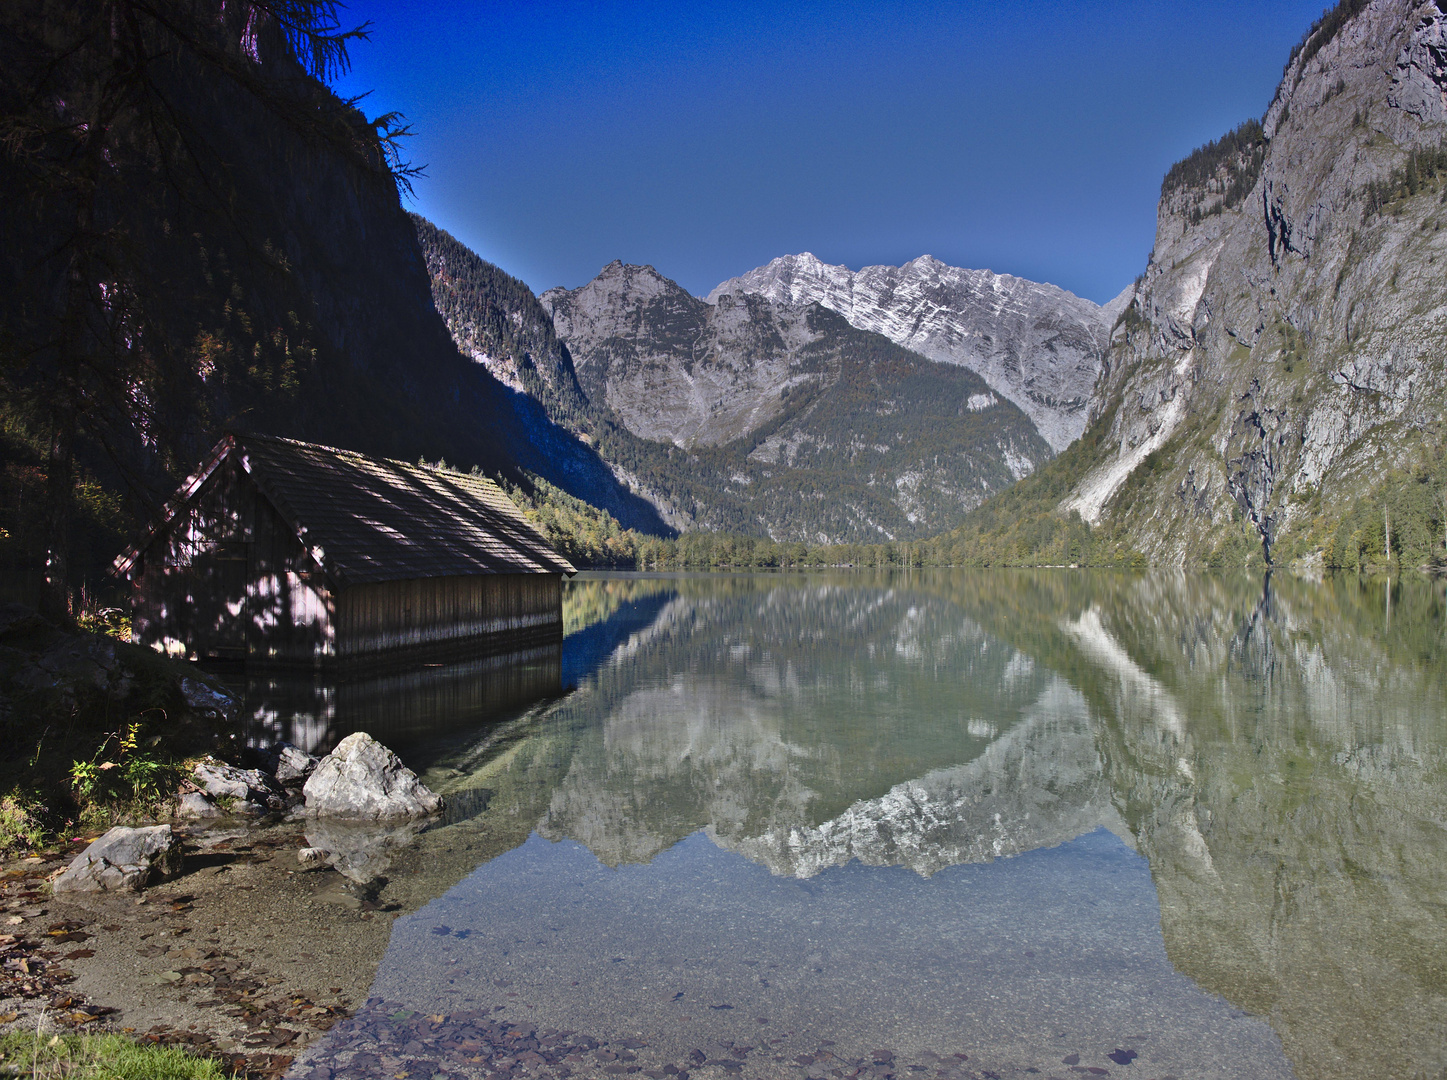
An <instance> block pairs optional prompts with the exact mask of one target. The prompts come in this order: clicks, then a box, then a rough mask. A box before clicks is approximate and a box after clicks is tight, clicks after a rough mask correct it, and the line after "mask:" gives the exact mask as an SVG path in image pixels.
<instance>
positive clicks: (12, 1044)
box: [0, 1031, 230, 1080]
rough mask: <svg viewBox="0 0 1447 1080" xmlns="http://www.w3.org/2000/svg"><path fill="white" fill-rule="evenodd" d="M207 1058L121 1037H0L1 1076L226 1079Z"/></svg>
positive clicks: (12, 1034) (102, 1079)
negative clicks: (144, 1044)
mask: <svg viewBox="0 0 1447 1080" xmlns="http://www.w3.org/2000/svg"><path fill="white" fill-rule="evenodd" d="M229 1075H230V1074H229V1073H227V1072H226V1071H225V1070H223V1069H222V1068H221V1066H220V1065H219V1064H218V1063H217V1062H215V1061H212V1060H210V1059H207V1058H198V1057H195V1056H193V1055H191V1054H188V1053H186V1051H184V1050H181V1049H178V1048H177V1047H174V1046H143V1045H141V1044H140V1043H137V1042H135V1041H134V1040H132V1039H128V1038H126V1037H125V1036H124V1035H51V1034H45V1033H33V1032H20V1031H12V1032H8V1033H6V1034H4V1035H0V1076H27V1077H34V1078H35V1080H50V1078H52V1077H56V1078H59V1077H75V1078H77V1080H92V1078H94V1080H226V1078H227V1077H229Z"/></svg>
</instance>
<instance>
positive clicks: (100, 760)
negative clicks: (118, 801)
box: [70, 720, 175, 803]
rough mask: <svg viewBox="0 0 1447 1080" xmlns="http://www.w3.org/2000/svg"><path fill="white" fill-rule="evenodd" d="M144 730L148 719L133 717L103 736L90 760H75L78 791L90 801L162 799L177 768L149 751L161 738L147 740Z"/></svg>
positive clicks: (72, 775) (73, 770) (72, 767)
mask: <svg viewBox="0 0 1447 1080" xmlns="http://www.w3.org/2000/svg"><path fill="white" fill-rule="evenodd" d="M144 729H145V723H144V721H141V720H132V721H131V722H130V723H128V724H126V726H125V727H123V728H122V729H120V730H119V731H113V732H111V733H110V734H109V735H107V736H106V737H105V738H104V739H102V740H101V744H100V746H98V747H97V748H96V752H95V753H94V754H92V755H91V757H90V759H89V760H85V761H82V760H76V761H73V762H71V765H70V782H71V786H72V787H74V788H75V792H76V794H77V795H79V796H80V797H81V798H82V799H84V800H87V801H95V800H96V799H99V798H132V799H137V800H140V801H142V802H146V803H151V802H155V801H156V800H158V799H159V798H160V797H161V796H162V794H163V793H164V789H165V788H166V787H167V786H168V782H169V781H170V780H171V779H172V778H173V774H174V772H175V767H174V766H173V765H171V764H170V763H168V762H165V761H162V760H161V759H160V758H158V757H156V756H155V755H154V754H151V753H149V752H148V751H149V749H150V748H151V747H152V746H154V745H155V744H156V742H157V741H158V737H153V738H150V739H147V740H146V741H145V742H144V743H143V742H142V741H141V734H142V732H143V731H144ZM112 746H114V749H112Z"/></svg>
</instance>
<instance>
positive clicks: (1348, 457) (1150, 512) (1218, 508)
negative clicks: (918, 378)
mask: <svg viewBox="0 0 1447 1080" xmlns="http://www.w3.org/2000/svg"><path fill="white" fill-rule="evenodd" d="M1237 134H1238V135H1240V136H1241V138H1239V139H1233V140H1226V141H1223V143H1222V144H1221V145H1218V146H1213V147H1209V148H1203V150H1202V151H1198V152H1197V154H1196V155H1193V157H1192V158H1191V159H1188V160H1187V161H1186V162H1183V163H1182V165H1181V166H1178V167H1177V169H1175V170H1173V171H1172V174H1171V176H1169V177H1167V182H1166V184H1165V186H1164V188H1163V192H1162V198H1161V203H1160V210H1159V219H1158V225H1157V230H1156V242H1155V249H1154V251H1153V252H1152V255H1151V259H1150V263H1149V265H1148V267H1147V269H1146V273H1145V275H1144V277H1143V278H1142V279H1141V281H1140V283H1139V286H1138V288H1137V289H1136V290H1135V293H1134V295H1133V296H1132V297H1131V299H1130V305H1129V308H1128V310H1126V312H1125V315H1124V318H1123V320H1122V323H1121V332H1120V333H1119V335H1118V337H1117V338H1116V340H1115V341H1114V343H1113V345H1112V348H1111V350H1110V352H1109V355H1108V357H1107V361H1106V369H1105V371H1104V373H1103V375H1102V379H1101V381H1100V383H1099V385H1098V386H1097V388H1096V392H1095V396H1094V398H1093V399H1092V402H1091V407H1090V409H1091V416H1092V425H1093V428H1092V431H1093V432H1095V435H1096V438H1095V440H1094V441H1095V442H1096V443H1097V444H1098V445H1095V447H1094V449H1092V451H1091V452H1090V453H1088V454H1081V455H1077V456H1076V457H1075V458H1074V459H1073V460H1072V462H1071V463H1070V464H1069V469H1070V474H1069V475H1068V476H1066V477H1064V479H1065V480H1067V481H1068V482H1069V484H1070V485H1071V486H1072V488H1073V490H1072V492H1071V494H1070V496H1069V497H1068V498H1067V499H1066V500H1065V501H1064V502H1063V503H1062V504H1061V508H1062V509H1064V510H1066V511H1078V512H1079V513H1080V515H1081V516H1082V517H1083V518H1084V519H1085V520H1086V521H1088V522H1092V523H1104V524H1106V525H1108V526H1111V527H1113V528H1115V529H1117V530H1119V531H1120V532H1121V533H1122V534H1123V535H1125V536H1126V537H1127V538H1128V540H1129V543H1130V544H1131V545H1132V546H1134V547H1135V548H1136V549H1138V550H1140V551H1142V552H1144V553H1146V554H1147V555H1149V556H1150V557H1151V558H1152V559H1154V560H1156V561H1161V562H1166V563H1189V562H1195V561H1200V560H1203V559H1210V558H1211V557H1212V555H1213V552H1214V553H1220V552H1221V551H1222V550H1223V549H1224V548H1226V547H1228V546H1229V545H1230V544H1231V543H1232V542H1234V540H1235V538H1238V537H1240V536H1242V535H1245V536H1249V537H1250V538H1251V542H1252V543H1253V544H1254V545H1255V547H1256V550H1257V552H1258V555H1259V556H1264V557H1267V558H1271V559H1274V560H1275V561H1278V562H1282V561H1289V560H1291V559H1293V558H1303V557H1304V558H1307V559H1318V560H1319V559H1321V558H1323V557H1326V558H1327V559H1328V561H1331V558H1332V557H1333V554H1335V557H1338V558H1339V557H1340V554H1341V552H1340V547H1341V545H1342V544H1343V543H1345V542H1347V541H1350V542H1351V543H1352V544H1354V545H1357V546H1358V548H1361V547H1362V545H1366V544H1369V543H1376V544H1377V546H1378V548H1380V547H1381V541H1382V540H1384V539H1385V535H1384V529H1383V525H1384V514H1387V515H1389V514H1390V513H1391V509H1392V505H1394V504H1392V503H1391V502H1390V500H1391V499H1398V498H1399V496H1398V495H1396V494H1390V493H1391V491H1393V490H1395V489H1393V487H1392V485H1393V484H1394V483H1398V484H1406V483H1407V482H1408V481H1409V480H1419V481H1420V482H1421V484H1436V482H1437V481H1438V480H1440V477H1437V476H1436V473H1435V472H1434V471H1433V470H1434V469H1435V468H1436V466H1435V465H1434V464H1433V463H1434V462H1437V463H1438V464H1440V461H1439V459H1440V454H1441V445H1442V426H1441V425H1442V415H1443V406H1444V403H1447V369H1444V366H1443V364H1442V363H1441V359H1440V352H1441V348H1442V345H1443V341H1444V334H1447V304H1444V302H1443V288H1442V286H1443V283H1444V277H1447V234H1444V233H1443V231H1442V224H1443V222H1444V221H1447V208H1444V204H1443V198H1444V190H1447V189H1444V175H1447V170H1444V166H1447V157H1444V155H1443V153H1442V149H1441V148H1442V146H1443V141H1444V137H1447V14H1444V11H1443V6H1442V5H1439V4H1438V3H1435V2H1430V3H1419V2H1416V0H1371V2H1369V3H1364V2H1362V0H1348V2H1344V3H1342V4H1339V5H1338V6H1337V7H1336V8H1335V9H1333V10H1332V11H1330V12H1328V13H1327V14H1326V15H1324V16H1323V18H1322V19H1321V20H1319V22H1318V24H1317V26H1315V27H1314V28H1313V30H1312V32H1311V33H1309V34H1308V36H1307V37H1306V38H1305V39H1304V40H1303V42H1302V44H1301V45H1300V46H1298V48H1297V50H1296V51H1295V52H1294V53H1293V55H1292V58H1291V60H1290V62H1289V63H1288V65H1287V68H1286V72H1285V75H1284V77H1283V79H1282V82H1281V85H1280V87H1279V88H1278V90H1277V93H1276V97H1275V99H1274V100H1273V102H1272V103H1271V106H1270V108H1269V109H1268V110H1267V112H1266V115H1265V118H1264V120H1263V121H1262V124H1261V125H1260V128H1259V131H1257V130H1253V131H1247V130H1246V129H1245V128H1244V127H1243V129H1242V130H1241V132H1238V133H1237ZM1227 142H1229V143H1230V145H1227ZM1439 260H1442V261H1441V262H1440V263H1439ZM1096 426H1098V427H1096ZM1437 471H1440V469H1439V470H1437ZM1394 475H1395V476H1396V477H1397V479H1396V480H1393V477H1394ZM1409 494H1410V493H1409ZM1389 495H1390V499H1389V497H1388V496H1389ZM1407 497H1408V496H1407V495H1401V496H1400V498H1401V499H1406V498H1407ZM1434 497H1435V495H1434ZM1379 502H1380V503H1381V504H1382V505H1381V506H1377V503H1379ZM1368 504H1370V506H1376V507H1377V509H1376V510H1375V511H1374V512H1375V514H1376V516H1375V519H1374V520H1375V524H1372V522H1371V521H1368V520H1367V519H1366V518H1365V517H1363V518H1362V521H1361V524H1360V527H1359V528H1357V529H1356V531H1355V532H1353V533H1352V534H1351V536H1350V537H1346V534H1345V532H1344V528H1345V527H1339V526H1340V523H1341V522H1343V521H1344V520H1346V519H1347V517H1348V515H1349V514H1352V513H1358V516H1361V512H1360V507H1362V506H1364V505H1368ZM1354 507H1357V508H1358V509H1357V510H1354V509H1353V508H1354ZM1424 513H1426V514H1428V517H1430V512H1424ZM1428 517H1424V518H1423V520H1424V521H1425V520H1428ZM1440 519H1441V514H1440V513H1438V514H1437V518H1436V520H1437V521H1438V523H1439V524H1440ZM1439 532H1440V530H1439ZM1339 533H1340V534H1341V535H1338V534H1339ZM1369 534H1370V535H1369ZM1440 540H1441V537H1440V535H1438V537H1437V542H1438V546H1440ZM1414 542H1415V541H1414ZM1421 546H1422V549H1423V550H1424V551H1425V550H1426V548H1427V539H1426V538H1425V537H1424V538H1422V539H1421ZM1323 552H1325V556H1324V555H1323ZM1417 557H1425V556H1417Z"/></svg>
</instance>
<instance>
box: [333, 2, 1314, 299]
mask: <svg viewBox="0 0 1447 1080" xmlns="http://www.w3.org/2000/svg"><path fill="white" fill-rule="evenodd" d="M1322 2H1323V0H1314V2H1304V3H1303V2H1288V0H1257V2H1255V3H1227V2H1219V3H1212V2H1207V0H1201V2H1196V3H1180V2H1174V3H1170V2H1157V0H1137V2H1130V0H1127V2H1119V3H1103V2H1094V0H1091V2H1082V3H1052V2H1049V0H1034V2H1030V3H1024V2H1021V3H1016V2H1014V0H997V2H994V3H958V4H931V3H910V4H903V3H899V4H896V3H888V2H872V3H851V2H847V0H838V2H832V3H820V4H810V3H801V4H790V3H780V2H775V3H758V4H755V3H750V2H746V0H733V2H729V3H699V4H692V3H686V2H683V0H675V2H672V3H571V2H566V0H564V2H552V3H524V2H514V3H505V4H504V3H447V2H430V3H412V2H407V0H387V2H385V3H384V2H382V0H353V2H349V3H348V4H347V10H346V11H345V12H344V13H343V18H344V19H345V20H348V21H349V22H352V23H360V22H363V21H368V20H370V21H371V23H372V38H371V41H370V42H365V43H358V44H356V45H354V46H353V48H352V70H351V72H350V73H349V74H348V75H347V76H346V77H345V78H343V79H341V80H339V81H338V83H337V88H338V90H339V91H340V92H342V93H345V94H356V93H361V92H363V91H371V96H370V97H369V98H367V100H366V101H365V102H364V103H363V108H364V109H366V111H367V112H368V114H369V115H373V114H376V113H378V112H382V111H388V110H393V109H395V110H398V111H400V112H402V113H404V114H406V116H407V118H408V120H409V121H410V122H411V123H412V124H413V126H414V128H415V129H416V132H417V135H416V137H415V138H414V139H412V140H411V141H410V144H409V147H408V151H409V155H410V157H411V158H412V159H413V160H414V161H416V162H418V163H421V164H424V165H425V166H426V168H427V175H426V176H425V177H424V178H422V179H420V180H419V181H418V182H417V183H416V192H417V197H416V200H415V202H414V204H413V209H416V210H417V211H419V212H420V213H422V214H425V215H426V216H427V217H429V218H431V219H432V220H433V221H435V222H436V223H437V224H438V225H440V226H441V227H443V228H444V229H447V230H448V231H449V232H451V233H452V234H453V235H455V236H456V237H457V238H458V239H460V240H462V241H463V242H464V243H466V244H467V245H468V246H469V247H471V248H472V249H473V250H475V251H476V252H478V254H480V255H481V256H482V257H483V258H485V259H488V260H490V261H492V262H494V263H496V264H497V265H499V266H501V267H502V268H503V269H504V270H507V271H508V272H509V273H511V274H514V275H516V276H517V277H520V278H522V279H523V280H524V281H526V282H527V283H528V284H529V285H530V286H532V288H533V289H534V290H535V291H537V292H542V291H543V290H545V289H547V288H550V287H552V286H554V285H565V286H568V287H570V288H572V287H576V286H578V285H582V284H583V283H584V282H586V281H588V280H589V279H590V278H592V277H593V276H594V275H595V274H596V273H597V272H598V270H599V269H601V268H602V267H603V266H604V265H605V264H607V263H608V262H610V261H611V260H613V259H622V260H624V261H625V262H633V263H650V264H652V265H653V266H655V267H657V268H658V270H659V271H660V272H662V273H663V274H665V275H667V276H668V277H671V278H673V279H674V280H676V281H678V282H679V283H680V284H681V285H683V286H684V287H685V288H686V289H688V290H690V291H691V292H694V293H696V294H702V293H705V292H707V291H708V290H709V289H710V288H712V287H713V286H714V285H716V284H717V283H718V282H719V281H722V280H724V279H725V278H728V277H732V276H734V275H736V274H740V273H743V272H744V271H746V270H748V269H751V268H752V267H754V266H758V265H761V264H762V263H765V262H767V261H768V260H769V259H771V258H773V257H775V256H777V255H784V254H790V253H795V252H800V251H812V252H814V254H816V255H818V256H819V257H820V258H822V259H824V260H826V261H828V262H834V263H845V264H847V265H849V266H851V267H854V268H856V269H857V268H858V267H860V266H864V265H868V264H871V263H891V264H898V263H902V262H905V261H907V260H909V259H912V258H914V257H916V256H918V255H922V254H926V253H928V254H931V255H934V256H935V257H936V258H939V259H943V260H944V261H945V262H948V263H953V264H955V265H957V266H968V267H983V268H988V269H991V270H995V271H998V272H1001V273H1011V274H1018V275H1020V276H1022V277H1027V278H1033V279H1035V280H1037V281H1049V282H1053V283H1054V284H1056V285H1060V286H1062V287H1064V288H1067V289H1070V290H1071V291H1073V292H1075V293H1078V294H1079V295H1081V296H1086V297H1089V298H1090V299H1092V300H1096V301H1099V302H1103V301H1105V300H1107V299H1109V298H1110V297H1111V296H1113V295H1115V294H1116V293H1117V292H1119V291H1120V290H1121V289H1122V288H1124V287H1125V286H1126V285H1127V284H1128V283H1129V282H1130V281H1131V279H1133V278H1134V277H1135V276H1136V274H1138V273H1140V272H1141V271H1142V270H1143V269H1144V268H1145V262H1146V257H1147V255H1148V254H1149V252H1150V248H1151V243H1152V239H1153V236H1154V232H1155V207H1156V198H1157V196H1158V194H1159V191H1160V181H1161V177H1162V176H1163V175H1164V173H1165V170H1166V169H1167V168H1168V167H1169V166H1170V164H1171V163H1172V162H1173V161H1176V160H1177V159H1179V158H1180V157H1182V156H1184V155H1185V154H1186V153H1188V152H1189V151H1190V150H1191V149H1192V148H1193V147H1195V146H1197V145H1199V144H1201V143H1203V142H1206V141H1208V140H1210V139H1212V138H1215V137H1216V136H1218V135H1220V134H1221V133H1222V132H1224V131H1226V130H1227V129H1229V128H1231V127H1234V126H1235V125H1236V124H1237V123H1239V122H1240V121H1241V120H1244V119H1246V118H1247V117H1251V116H1260V115H1261V113H1262V112H1263V111H1264V110H1265V107H1266V105H1267V103H1268V102H1269V101H1270V100H1271V95H1272V93H1273V91H1274V90H1275V87H1276V83H1277V81H1278V80H1279V78H1280V76H1281V69H1282V66H1283V65H1284V64H1285V62H1286V57H1287V54H1288V52H1289V50H1290V48H1291V46H1292V45H1293V44H1294V43H1295V42H1296V41H1297V40H1298V39H1299V38H1300V37H1301V35H1302V33H1303V32H1304V31H1305V30H1306V28H1307V26H1309V25H1310V23H1311V21H1312V19H1313V18H1314V17H1316V16H1317V15H1318V14H1320V11H1321V4H1322Z"/></svg>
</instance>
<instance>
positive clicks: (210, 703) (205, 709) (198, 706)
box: [181, 679, 237, 720]
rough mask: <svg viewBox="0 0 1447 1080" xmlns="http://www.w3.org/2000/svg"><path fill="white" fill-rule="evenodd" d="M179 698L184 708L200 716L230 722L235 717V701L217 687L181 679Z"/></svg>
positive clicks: (197, 680)
mask: <svg viewBox="0 0 1447 1080" xmlns="http://www.w3.org/2000/svg"><path fill="white" fill-rule="evenodd" d="M181 696H182V697H183V698H185V699H186V707H187V708H189V709H190V710H191V711H192V712H194V713H200V714H201V715H202V716H212V717H216V718H218V719H222V720H230V719H233V718H234V717H235V716H236V710H237V703H236V699H235V698H234V697H232V696H231V695H230V694H228V693H227V692H226V691H225V690H222V689H220V688H219V687H216V686H212V685H210V684H209V683H205V682H202V681H201V680H200V679H182V680H181Z"/></svg>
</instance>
